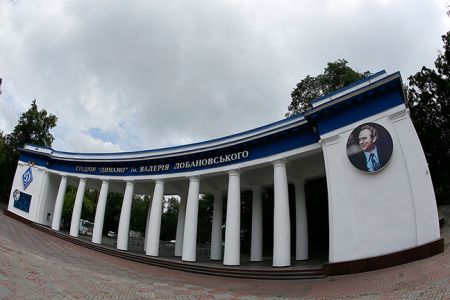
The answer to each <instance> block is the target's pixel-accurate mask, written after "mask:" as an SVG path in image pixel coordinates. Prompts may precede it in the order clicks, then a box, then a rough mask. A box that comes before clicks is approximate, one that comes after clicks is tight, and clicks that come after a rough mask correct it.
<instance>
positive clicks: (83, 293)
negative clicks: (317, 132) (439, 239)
mask: <svg viewBox="0 0 450 300" xmlns="http://www.w3.org/2000/svg"><path fill="white" fill-rule="evenodd" d="M445 209H446V211H445V213H446V214H448V216H450V207H447V208H445ZM447 220H450V218H449V217H447ZM442 236H444V238H445V249H446V250H445V252H444V253H442V254H439V255H436V256H434V257H431V258H428V259H424V260H421V261H416V262H413V263H409V264H405V265H402V266H398V267H393V268H389V269H384V270H379V271H374V272H367V273H361V274H354V275H347V276H339V277H328V278H325V279H318V280H301V281H263V280H246V279H233V278H222V277H216V276H205V275H198V274H191V273H185V272H180V271H175V270H168V269H163V268H159V267H154V266H149V265H144V264H140V263H135V262H131V261H126V260H123V259H120V258H116V257H112V256H108V255H105V254H101V253H97V252H95V251H92V250H89V249H85V248H83V247H80V246H77V245H74V244H71V243H69V242H65V241H63V240H60V239H58V238H56V237H53V236H50V235H47V234H45V233H43V232H40V231H38V230H35V229H33V228H30V227H28V226H26V225H24V224H22V223H20V222H17V221H15V220H13V219H11V218H9V217H7V216H5V215H3V213H1V214H0V299H14V300H16V299H279V298H292V299H350V298H357V299H450V249H449V241H450V226H449V224H448V223H447V224H446V225H445V227H444V229H443V230H442Z"/></svg>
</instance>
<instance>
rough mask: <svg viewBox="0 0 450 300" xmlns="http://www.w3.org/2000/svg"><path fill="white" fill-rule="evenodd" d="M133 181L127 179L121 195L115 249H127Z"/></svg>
mask: <svg viewBox="0 0 450 300" xmlns="http://www.w3.org/2000/svg"><path fill="white" fill-rule="evenodd" d="M133 193H134V182H133V181H131V180H130V181H127V186H126V187H125V193H124V195H123V201H122V210H121V211H120V219H119V230H118V233H117V249H119V250H128V236H129V234H130V233H129V231H130V215H131V205H132V203H133Z"/></svg>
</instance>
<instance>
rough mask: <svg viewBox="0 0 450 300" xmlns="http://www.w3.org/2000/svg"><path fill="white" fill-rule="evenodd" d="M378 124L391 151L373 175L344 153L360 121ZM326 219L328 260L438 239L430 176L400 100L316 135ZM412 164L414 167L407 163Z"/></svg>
mask: <svg viewBox="0 0 450 300" xmlns="http://www.w3.org/2000/svg"><path fill="white" fill-rule="evenodd" d="M367 122H374V123H378V124H380V125H382V126H384V127H385V128H386V129H387V130H388V131H389V132H390V134H391V136H392V139H393V153H392V157H391V160H390V162H389V163H388V165H387V166H385V168H384V169H383V170H382V171H380V172H378V173H375V174H371V173H365V172H362V171H360V170H358V169H357V168H355V167H354V166H353V165H352V164H351V163H350V161H349V159H348V158H347V152H346V143H347V139H348V137H349V135H350V133H351V131H352V130H353V129H354V128H355V127H357V126H358V125H360V124H362V123H367ZM321 142H322V145H323V152H324V159H325V167H326V177H327V185H328V201H329V222H330V227H329V228H330V233H329V234H330V251H329V260H330V262H342V261H349V260H355V259H361V258H367V257H373V256H379V255H383V254H388V253H392V252H396V251H400V250H404V249H407V248H411V247H415V246H418V245H422V244H425V243H428V242H431V241H434V240H436V239H438V238H439V226H438V224H437V222H438V218H437V207H436V201H435V197H434V193H433V187H432V185H431V179H430V175H429V171H428V167H427V163H426V161H425V156H424V155H423V152H422V150H421V147H420V143H419V140H418V138H417V134H416V132H415V130H414V128H413V125H412V123H411V120H410V119H409V117H408V115H407V114H406V113H405V107H404V106H403V105H400V106H398V107H395V108H393V109H390V110H388V111H385V112H383V113H382V114H378V115H375V116H372V117H370V118H367V119H364V120H361V121H359V122H358V123H355V124H351V125H349V126H345V127H343V128H340V129H338V130H335V131H333V132H330V133H327V134H326V135H325V136H323V137H322V141H321ZM412 165H414V167H413V168H412V167H410V166H412Z"/></svg>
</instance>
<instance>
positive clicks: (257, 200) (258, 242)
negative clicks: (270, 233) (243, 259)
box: [250, 186, 263, 261]
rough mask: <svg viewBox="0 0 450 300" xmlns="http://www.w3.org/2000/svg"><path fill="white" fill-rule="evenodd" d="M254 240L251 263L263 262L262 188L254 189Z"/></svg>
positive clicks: (251, 249)
mask: <svg viewBox="0 0 450 300" xmlns="http://www.w3.org/2000/svg"><path fill="white" fill-rule="evenodd" d="M252 193H253V202H252V239H251V247H250V261H262V260H263V259H262V250H263V214H262V199H261V187H260V186H255V187H253V188H252Z"/></svg>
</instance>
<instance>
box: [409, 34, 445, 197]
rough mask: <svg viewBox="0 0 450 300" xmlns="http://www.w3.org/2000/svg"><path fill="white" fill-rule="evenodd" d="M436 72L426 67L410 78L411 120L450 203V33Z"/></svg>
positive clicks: (438, 189)
mask: <svg viewBox="0 0 450 300" xmlns="http://www.w3.org/2000/svg"><path fill="white" fill-rule="evenodd" d="M442 40H443V42H444V51H443V52H440V53H439V54H438V58H437V59H436V61H435V63H434V65H435V69H429V68H427V67H423V68H422V69H421V70H420V72H417V73H416V74H415V75H412V76H410V77H409V78H408V79H409V87H408V89H407V95H408V102H409V106H410V111H411V118H412V120H413V123H414V125H415V127H416V130H417V133H418V135H419V138H420V140H421V142H422V147H423V149H424V152H425V156H426V158H427V161H428V164H429V168H430V172H431V176H432V179H433V185H434V189H435V192H436V196H437V198H438V202H440V201H450V122H449V116H450V31H449V32H447V34H445V35H443V36H442Z"/></svg>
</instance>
